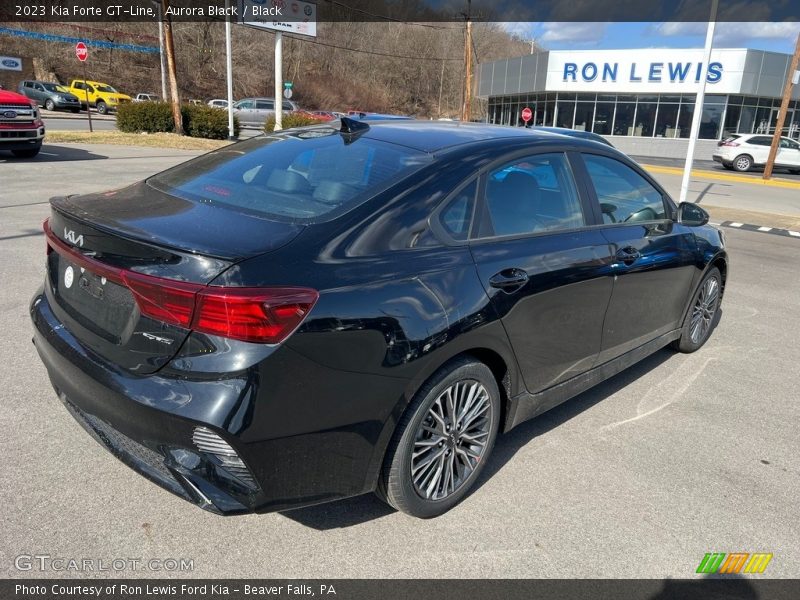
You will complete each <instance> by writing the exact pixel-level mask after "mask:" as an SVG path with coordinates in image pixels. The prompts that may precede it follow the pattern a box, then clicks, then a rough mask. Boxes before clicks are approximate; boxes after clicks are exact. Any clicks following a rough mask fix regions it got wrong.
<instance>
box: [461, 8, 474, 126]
mask: <svg viewBox="0 0 800 600" xmlns="http://www.w3.org/2000/svg"><path fill="white" fill-rule="evenodd" d="M471 8H472V0H467V12H466V13H464V19H465V20H466V27H465V29H464V69H465V76H464V105H463V106H462V108H461V120H462V121H465V122H469V120H470V108H471V107H472V20H471V15H470V11H471Z"/></svg>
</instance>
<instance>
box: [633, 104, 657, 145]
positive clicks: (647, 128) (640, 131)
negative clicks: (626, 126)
mask: <svg viewBox="0 0 800 600" xmlns="http://www.w3.org/2000/svg"><path fill="white" fill-rule="evenodd" d="M657 106H658V105H657V104H655V103H654V102H639V104H638V105H637V106H636V126H635V127H634V130H633V135H636V136H644V137H652V135H653V128H654V127H655V121H656V107H657Z"/></svg>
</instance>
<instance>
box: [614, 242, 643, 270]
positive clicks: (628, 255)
mask: <svg viewBox="0 0 800 600" xmlns="http://www.w3.org/2000/svg"><path fill="white" fill-rule="evenodd" d="M641 257H642V254H641V253H640V252H639V251H638V250H637V249H636V248H634V247H633V246H625V247H624V248H620V249H619V250H617V260H618V261H620V262H623V263H625V264H626V265H632V264H633V263H635V262H636V261H637V260H638V259H640V258H641Z"/></svg>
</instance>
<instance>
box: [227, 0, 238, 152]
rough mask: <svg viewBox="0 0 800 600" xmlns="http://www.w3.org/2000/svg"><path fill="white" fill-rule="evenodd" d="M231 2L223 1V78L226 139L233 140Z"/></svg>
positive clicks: (234, 134)
mask: <svg viewBox="0 0 800 600" xmlns="http://www.w3.org/2000/svg"><path fill="white" fill-rule="evenodd" d="M230 9H231V0H225V71H226V73H225V78H226V80H227V85H228V139H229V140H235V139H236V132H235V131H234V126H233V56H232V54H231V19H232V18H233V17H232V16H231V10H230Z"/></svg>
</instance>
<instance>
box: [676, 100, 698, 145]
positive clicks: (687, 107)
mask: <svg viewBox="0 0 800 600" xmlns="http://www.w3.org/2000/svg"><path fill="white" fill-rule="evenodd" d="M693 114H694V104H693V103H691V104H690V103H689V102H684V103H682V104H681V110H680V113H678V131H677V132H676V133H677V134H678V137H680V138H688V137H689V134H690V133H691V129H692V115H693Z"/></svg>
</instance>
